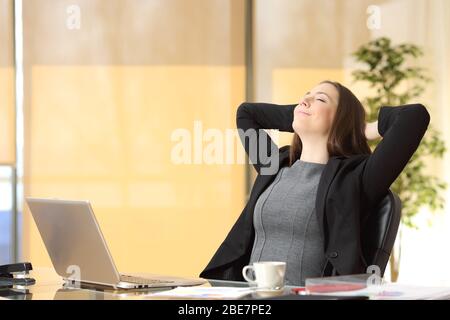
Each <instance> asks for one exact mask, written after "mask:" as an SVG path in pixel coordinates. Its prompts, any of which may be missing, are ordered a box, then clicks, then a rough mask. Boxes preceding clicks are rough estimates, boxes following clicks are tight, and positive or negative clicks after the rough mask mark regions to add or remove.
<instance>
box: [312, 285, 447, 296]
mask: <svg viewBox="0 0 450 320" xmlns="http://www.w3.org/2000/svg"><path fill="white" fill-rule="evenodd" d="M316 294H317V293H316ZM333 295H334V296H342V297H351V296H367V297H369V299H371V300H438V299H450V288H445V287H419V286H409V285H402V284H398V283H387V284H383V285H379V286H370V287H367V288H364V289H361V290H354V291H341V292H333Z"/></svg>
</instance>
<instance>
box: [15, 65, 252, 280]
mask: <svg viewBox="0 0 450 320" xmlns="http://www.w3.org/2000/svg"><path fill="white" fill-rule="evenodd" d="M31 73H32V75H31V88H32V91H31V95H30V96H31V101H30V104H29V107H28V108H27V109H26V110H25V113H26V114H27V115H28V116H27V123H26V133H25V135H26V136H25V140H26V146H25V159H26V160H25V177H24V185H25V195H26V196H35V197H56V198H65V199H88V200H91V201H92V204H93V207H94V211H95V213H96V215H97V218H98V221H99V223H100V226H101V228H102V231H103V233H104V235H105V237H106V240H107V242H108V244H109V246H110V249H111V252H112V255H113V256H114V259H115V261H116V263H117V265H118V267H119V269H120V270H122V271H128V272H130V271H132V272H134V271H136V272H137V271H144V272H153V273H164V274H173V275H183V276H196V275H198V273H199V272H200V271H201V270H202V268H203V267H204V266H205V265H206V263H207V262H208V261H209V259H210V258H211V256H212V255H213V253H214V252H215V250H216V249H217V248H218V246H219V245H220V243H221V241H222V240H223V239H224V237H225V236H226V234H227V232H228V231H229V229H230V228H231V226H232V224H233V223H234V221H235V220H236V218H237V216H238V214H239V213H240V212H241V210H242V208H243V204H244V194H245V190H244V185H245V184H244V165H242V164H234V165H226V164H224V165H206V164H203V165H175V164H173V163H172V162H171V158H170V157H171V147H172V146H173V145H174V144H175V142H172V141H171V133H172V132H173V130H174V129H176V128H187V129H189V130H190V131H192V127H193V122H194V121H195V120H201V121H203V128H204V130H206V129H207V128H218V129H221V130H223V129H226V128H234V127H235V110H236V108H237V106H238V105H239V104H240V103H241V102H242V101H243V99H244V88H245V85H244V79H245V70H244V68H243V67H228V66H226V67H220V66H54V67H51V66H36V67H33V68H32V71H31ZM239 147H240V146H239ZM23 235H24V242H23V254H24V258H25V259H26V260H30V261H32V262H33V264H34V265H36V266H51V263H50V260H49V258H48V255H47V252H46V250H45V248H44V246H43V243H42V240H41V237H40V235H39V234H38V232H37V229H36V227H35V224H34V222H33V220H32V217H31V215H30V214H29V212H28V208H26V210H25V214H24V230H23Z"/></svg>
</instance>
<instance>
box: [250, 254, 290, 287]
mask: <svg viewBox="0 0 450 320" xmlns="http://www.w3.org/2000/svg"><path fill="white" fill-rule="evenodd" d="M249 270H253V273H254V275H255V279H252V278H250V277H249V276H248V274H247V273H248V271H249ZM285 273H286V262H279V261H262V262H255V263H253V265H248V266H245V267H244V268H243V269H242V276H243V277H244V279H245V280H246V281H247V282H249V283H250V284H254V285H256V286H257V288H259V289H267V290H277V289H282V288H283V287H284V275H285Z"/></svg>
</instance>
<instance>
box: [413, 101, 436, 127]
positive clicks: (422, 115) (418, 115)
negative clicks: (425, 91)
mask: <svg viewBox="0 0 450 320" xmlns="http://www.w3.org/2000/svg"><path fill="white" fill-rule="evenodd" d="M410 108H411V109H410V111H411V115H413V119H412V121H413V123H414V125H416V126H423V128H424V130H426V129H427V128H428V125H429V124H430V120H431V117H430V113H429V112H428V110H427V108H426V107H425V106H424V105H423V104H421V103H417V104H413V105H410Z"/></svg>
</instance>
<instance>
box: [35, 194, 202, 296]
mask: <svg viewBox="0 0 450 320" xmlns="http://www.w3.org/2000/svg"><path fill="white" fill-rule="evenodd" d="M26 202H27V204H28V206H29V208H30V210H31V214H32V216H33V218H34V221H35V222H36V225H37V227H38V230H39V233H40V234H41V237H42V240H43V241H44V244H45V247H46V248H47V251H48V254H49V256H50V259H51V261H52V263H53V267H54V268H55V270H56V272H57V273H58V275H60V276H61V277H63V278H64V279H65V280H67V281H79V282H81V283H90V284H95V285H98V286H109V287H114V288H120V289H141V288H164V287H169V288H170V287H178V286H193V285H200V284H203V283H205V282H206V281H205V280H203V279H185V278H179V277H169V276H163V275H151V276H149V277H147V276H146V277H145V278H144V277H135V276H131V275H124V274H120V273H119V272H118V270H117V268H116V265H115V263H114V261H113V258H112V256H111V254H110V252H109V249H108V246H107V244H106V241H105V238H104V237H103V234H102V232H101V230H100V226H99V224H98V222H97V219H96V218H95V215H94V211H93V210H92V206H91V204H90V202H89V201H69V200H56V199H38V198H26Z"/></svg>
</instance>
